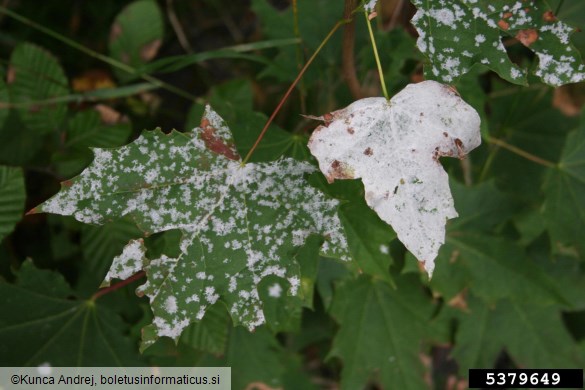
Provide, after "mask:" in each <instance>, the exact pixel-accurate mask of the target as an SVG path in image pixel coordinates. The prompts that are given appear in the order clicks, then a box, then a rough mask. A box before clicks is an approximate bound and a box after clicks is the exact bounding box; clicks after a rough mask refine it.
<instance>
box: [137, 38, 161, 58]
mask: <svg viewBox="0 0 585 390" xmlns="http://www.w3.org/2000/svg"><path fill="white" fill-rule="evenodd" d="M161 44H162V40H161V39H160V38H159V39H155V40H154V41H152V42H149V43H147V44H146V45H143V46H142V48H141V49H140V58H141V59H142V60H143V61H145V62H147V61H150V60H152V59H153V58H154V57H155V56H156V54H157V53H158V49H159V48H160V45H161Z"/></svg>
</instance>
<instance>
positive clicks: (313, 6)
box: [252, 0, 343, 83]
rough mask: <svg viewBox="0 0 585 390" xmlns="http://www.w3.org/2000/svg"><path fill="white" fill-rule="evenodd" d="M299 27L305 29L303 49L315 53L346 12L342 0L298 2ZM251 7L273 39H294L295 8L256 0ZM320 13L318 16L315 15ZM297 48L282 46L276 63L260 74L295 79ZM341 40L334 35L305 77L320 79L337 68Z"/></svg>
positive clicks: (300, 29) (303, 31) (302, 60)
mask: <svg viewBox="0 0 585 390" xmlns="http://www.w3.org/2000/svg"><path fill="white" fill-rule="evenodd" d="M297 7H298V8H297V12H298V30H299V31H300V32H302V36H301V39H302V48H303V50H306V52H307V53H313V52H314V51H315V49H317V47H318V46H319V45H320V44H321V41H322V40H323V38H324V37H325V36H327V33H328V32H329V30H330V29H331V28H332V27H333V26H334V25H335V23H336V22H337V21H338V20H339V18H341V16H342V14H343V4H342V3H341V2H334V3H332V2H330V1H328V0H313V1H299V2H298V4H297ZM252 10H253V11H254V13H255V14H256V15H258V17H259V19H260V23H261V25H262V30H263V31H264V33H265V34H266V35H267V36H268V37H270V38H272V39H285V38H295V27H294V15H293V7H292V6H289V7H288V8H287V9H286V10H278V9H276V8H275V7H274V6H273V5H272V4H270V2H269V1H266V0H253V1H252ZM316 15H318V16H319V17H315V16H316ZM296 49H297V48H295V47H293V46H287V47H281V48H280V50H279V53H278V54H277V55H276V57H275V58H274V64H272V65H271V66H268V67H266V69H265V70H264V71H263V72H262V73H261V74H260V77H275V78H276V79H277V80H279V81H292V80H294V78H295V75H296V74H297V73H298V71H299V68H298V64H299V61H300V62H301V63H303V62H304V59H303V58H299V57H298V56H297V52H296ZM340 53H341V39H340V38H339V37H334V38H333V39H331V41H330V42H328V43H327V45H326V46H325V47H324V48H323V50H322V51H321V53H320V54H319V56H318V57H317V58H316V59H315V62H314V65H313V66H311V67H310V68H309V70H308V71H307V73H306V75H305V76H304V77H303V78H304V79H305V80H306V81H308V82H309V83H310V82H312V81H318V76H319V75H322V74H323V73H324V72H325V71H327V70H331V69H332V68H336V66H337V65H336V64H337V61H338V59H339V58H340V56H341V54H340Z"/></svg>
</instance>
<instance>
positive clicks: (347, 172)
mask: <svg viewBox="0 0 585 390" xmlns="http://www.w3.org/2000/svg"><path fill="white" fill-rule="evenodd" d="M335 179H353V169H351V168H350V167H348V166H347V165H346V164H344V163H342V162H341V161H339V160H333V162H332V163H331V168H330V169H329V173H328V175H327V182H329V183H333V180H335Z"/></svg>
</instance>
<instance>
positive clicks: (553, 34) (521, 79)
mask: <svg viewBox="0 0 585 390" xmlns="http://www.w3.org/2000/svg"><path fill="white" fill-rule="evenodd" d="M412 3H413V4H414V5H415V6H416V7H417V8H418V12H417V13H416V15H414V17H413V18H412V23H413V24H414V26H415V27H416V29H417V31H418V33H419V38H418V41H417V46H418V48H419V49H420V50H421V51H422V52H423V53H424V54H425V55H426V56H427V57H428V58H429V60H430V65H429V66H427V67H425V75H426V77H427V78H431V79H435V80H439V81H442V82H444V83H452V82H453V81H455V80H457V79H458V78H459V77H461V76H462V75H463V74H465V73H467V72H469V70H470V69H471V67H472V66H474V65H476V64H483V65H485V66H487V67H488V68H489V69H491V70H493V71H495V72H497V73H498V75H499V76H500V77H502V78H503V79H505V80H507V81H509V82H511V83H515V84H522V85H525V84H526V75H527V71H526V69H523V68H521V67H519V66H517V65H515V64H514V63H513V62H512V61H511V59H510V58H509V57H508V54H507V52H506V48H505V47H504V44H503V43H502V38H503V37H514V38H516V39H518V40H519V41H520V42H521V43H522V44H523V45H524V46H525V47H527V48H528V49H530V50H531V51H533V52H534V53H535V54H536V56H537V57H538V65H537V66H536V68H535V69H534V70H533V72H534V74H535V75H537V76H539V77H540V78H541V79H542V80H543V81H544V82H545V83H547V84H549V85H553V86H559V85H562V84H567V83H576V82H579V81H582V80H584V79H585V65H583V61H582V59H581V55H580V53H579V51H578V50H577V49H576V48H575V47H574V46H573V45H572V44H571V43H570V35H571V34H572V33H573V31H574V28H573V27H571V26H569V25H567V24H565V23H563V22H562V21H560V20H558V19H557V18H556V17H555V15H554V14H553V12H552V11H551V8H550V7H549V6H548V4H546V2H544V1H542V2H534V1H532V2H529V3H525V2H520V1H517V0H502V1H498V2H493V1H488V0H479V1H477V0H454V1H450V2H444V1H426V0H412Z"/></svg>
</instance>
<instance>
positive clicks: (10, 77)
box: [6, 65, 16, 84]
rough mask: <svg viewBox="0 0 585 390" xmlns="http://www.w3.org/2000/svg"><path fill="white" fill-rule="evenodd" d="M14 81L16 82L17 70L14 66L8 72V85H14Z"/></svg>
mask: <svg viewBox="0 0 585 390" xmlns="http://www.w3.org/2000/svg"><path fill="white" fill-rule="evenodd" d="M14 80H16V69H15V68H14V66H12V65H10V66H9V67H8V71H7V72H6V84H12V83H13V82H14Z"/></svg>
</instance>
